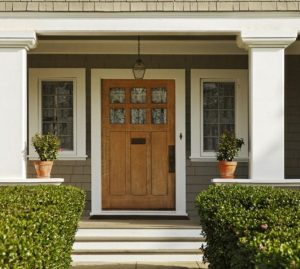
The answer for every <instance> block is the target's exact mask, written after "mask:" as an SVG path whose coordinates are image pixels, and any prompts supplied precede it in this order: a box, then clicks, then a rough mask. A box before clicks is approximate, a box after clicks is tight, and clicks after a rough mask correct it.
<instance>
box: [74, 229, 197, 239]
mask: <svg viewBox="0 0 300 269" xmlns="http://www.w3.org/2000/svg"><path fill="white" fill-rule="evenodd" d="M201 232H202V230H201V229H79V230H78V231H77V233H76V238H93V237H104V238H105V237H109V238H112V237H132V238H138V237H147V238H150V237H154V238H158V237H169V238H197V237H199V238H202V237H203V236H202V234H201Z"/></svg>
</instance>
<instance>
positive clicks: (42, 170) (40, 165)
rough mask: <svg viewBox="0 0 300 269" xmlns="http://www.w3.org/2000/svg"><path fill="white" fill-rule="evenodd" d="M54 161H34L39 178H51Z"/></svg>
mask: <svg viewBox="0 0 300 269" xmlns="http://www.w3.org/2000/svg"><path fill="white" fill-rule="evenodd" d="M52 166H53V161H37V162H34V168H35V171H36V174H37V178H50V174H51V170H52Z"/></svg>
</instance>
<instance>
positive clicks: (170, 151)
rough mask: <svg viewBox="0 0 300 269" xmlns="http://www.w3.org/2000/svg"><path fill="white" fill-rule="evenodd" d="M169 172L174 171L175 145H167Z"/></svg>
mask: <svg viewBox="0 0 300 269" xmlns="http://www.w3.org/2000/svg"><path fill="white" fill-rule="evenodd" d="M168 156H169V173H175V145H169V146H168Z"/></svg>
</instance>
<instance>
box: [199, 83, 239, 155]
mask: <svg viewBox="0 0 300 269" xmlns="http://www.w3.org/2000/svg"><path fill="white" fill-rule="evenodd" d="M202 90H203V151H204V152H214V151H216V150H217V147H218V139H219V136H220V134H221V133H223V132H230V133H235V83H234V82H210V81H207V82H203V84H202Z"/></svg>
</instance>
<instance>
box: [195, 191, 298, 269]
mask: <svg viewBox="0 0 300 269" xmlns="http://www.w3.org/2000/svg"><path fill="white" fill-rule="evenodd" d="M196 204H197V206H198V207H199V215H200V222H201V225H202V228H203V231H204V234H205V236H206V238H207V246H206V247H205V248H204V259H205V260H206V261H209V263H210V268H214V269H219V268H220V269H226V268H234V269H239V268H240V269H248V268H249V269H250V268H261V269H267V268H270V269H271V268H272V269H281V268H282V269H283V268H294V269H296V268H300V192H298V191H292V190H288V189H280V188H272V187H265V186H261V187H250V186H240V185H230V186H211V187H210V188H209V189H208V190H207V191H204V192H201V193H200V194H199V195H198V196H197V198H196Z"/></svg>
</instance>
